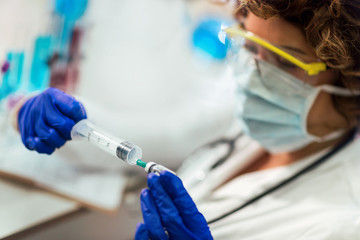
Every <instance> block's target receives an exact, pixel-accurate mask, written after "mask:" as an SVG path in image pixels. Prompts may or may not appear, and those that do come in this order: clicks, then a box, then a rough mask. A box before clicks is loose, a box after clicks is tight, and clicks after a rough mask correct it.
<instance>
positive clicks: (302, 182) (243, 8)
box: [135, 0, 360, 240]
mask: <svg viewBox="0 0 360 240" xmlns="http://www.w3.org/2000/svg"><path fill="white" fill-rule="evenodd" d="M236 16H237V18H238V20H239V23H240V24H239V25H240V26H239V28H235V29H234V28H232V29H228V30H226V31H227V32H228V34H229V36H230V37H231V38H232V39H233V40H234V41H235V42H236V39H237V38H242V45H241V50H240V51H239V56H238V59H237V62H236V65H235V71H234V72H235V74H236V75H237V76H236V77H237V81H238V91H237V94H238V117H239V119H240V122H241V123H242V129H243V130H244V133H246V135H247V136H246V137H245V136H244V137H241V138H240V139H238V140H237V141H236V142H235V143H234V145H235V146H236V148H237V151H235V152H233V153H232V155H231V156H230V157H229V158H228V159H227V161H225V162H224V163H223V164H222V165H220V166H218V167H216V168H215V169H213V170H212V171H210V168H211V166H214V163H216V160H209V161H206V160H205V161H203V162H196V159H194V158H192V159H191V160H189V161H188V163H187V164H186V165H187V166H184V168H183V169H181V170H180V171H179V176H180V177H181V178H182V179H183V180H184V184H185V186H186V187H187V190H188V191H189V192H190V195H191V196H192V198H193V199H191V198H190V196H189V194H188V193H187V190H185V188H184V187H183V185H182V183H181V181H180V180H179V178H177V177H176V176H174V175H172V174H170V173H167V172H164V173H162V174H160V176H157V175H152V174H150V175H149V177H148V186H149V189H145V190H143V191H142V194H141V207H142V211H143V218H144V223H141V224H139V225H138V228H137V232H136V236H135V239H149V238H150V239H212V238H215V239H226V240H230V239H360V205H359V204H360V188H359V187H358V186H359V184H358V182H359V181H360V177H359V172H360V161H359V159H358V156H359V153H360V150H359V149H360V148H359V147H360V142H359V140H357V139H356V138H355V135H356V132H357V130H356V128H357V127H358V126H359V121H360V117H359V116H360V104H359V103H360V101H359V100H360V98H359V93H360V92H359V90H360V50H359V46H360V1H354V0H347V1H346V0H344V1H339V0H322V1H312V0H293V1H271V0H262V1H261V0H244V1H241V2H240V3H239V8H238V10H237V13H236ZM240 42H241V41H240ZM233 45H234V44H233ZM215 165H216V164H215ZM197 180H199V181H197ZM200 180H201V181H200ZM194 201H195V202H196V204H197V206H195V203H194ZM197 207H198V208H199V210H200V212H202V213H203V214H204V215H205V217H206V220H207V221H208V223H209V225H208V224H207V222H206V220H205V218H204V217H203V215H202V214H201V213H200V212H199V211H198V210H197ZM209 229H211V232H210V230H209Z"/></svg>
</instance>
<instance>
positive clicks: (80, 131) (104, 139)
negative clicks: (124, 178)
mask: <svg viewBox="0 0 360 240" xmlns="http://www.w3.org/2000/svg"><path fill="white" fill-rule="evenodd" d="M71 138H72V139H83V140H87V141H89V142H90V143H92V144H94V145H95V146H97V147H98V148H100V149H102V150H104V151H105V152H108V153H110V154H111V155H113V156H115V157H118V158H120V159H121V160H123V161H124V162H126V163H128V164H131V165H135V164H136V161H137V160H138V159H141V157H142V150H141V148H140V147H138V146H136V145H135V144H132V143H130V142H128V141H126V140H123V139H119V138H116V137H113V136H111V135H110V134H108V133H106V132H105V131H103V130H101V129H99V128H98V127H97V126H96V125H95V124H93V123H91V122H90V121H89V120H86V119H84V120H81V121H80V122H78V123H77V124H75V126H74V127H73V128H72V130H71Z"/></svg>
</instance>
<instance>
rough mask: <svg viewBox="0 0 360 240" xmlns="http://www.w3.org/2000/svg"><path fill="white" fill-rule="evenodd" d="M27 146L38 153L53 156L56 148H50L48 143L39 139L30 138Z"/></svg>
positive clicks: (27, 140)
mask: <svg viewBox="0 0 360 240" xmlns="http://www.w3.org/2000/svg"><path fill="white" fill-rule="evenodd" d="M25 146H26V147H27V148H28V149H30V150H35V151H37V152H38V153H46V154H49V155H50V154H52V153H53V152H54V151H55V148H53V147H50V146H49V145H47V144H46V143H44V142H43V141H41V140H40V138H38V137H29V138H27V139H26V143H25Z"/></svg>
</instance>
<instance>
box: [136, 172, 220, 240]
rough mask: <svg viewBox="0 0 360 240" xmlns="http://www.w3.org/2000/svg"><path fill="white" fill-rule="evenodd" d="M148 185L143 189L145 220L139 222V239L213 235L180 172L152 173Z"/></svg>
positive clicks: (178, 239)
mask: <svg viewBox="0 0 360 240" xmlns="http://www.w3.org/2000/svg"><path fill="white" fill-rule="evenodd" d="M148 186H149V189H144V190H143V191H142V192H141V210H142V214H143V219H144V223H139V224H138V225H137V230H136V234H135V240H148V239H152V240H158V239H159V240H165V239H166V240H167V239H171V240H185V239H186V240H200V239H201V240H209V239H213V237H212V236H211V233H210V230H209V227H208V225H207V223H206V220H205V218H204V216H203V215H202V214H201V213H200V212H199V211H198V210H197V208H196V205H195V203H194V202H193V200H192V199H191V197H190V196H189V194H188V193H187V191H186V190H185V188H184V186H183V184H182V182H181V180H180V179H179V178H178V177H177V176H175V175H174V174H172V173H170V172H161V174H160V176H158V175H156V174H153V173H150V174H149V175H148ZM165 230H166V232H167V233H166V232H165Z"/></svg>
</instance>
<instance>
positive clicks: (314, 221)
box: [179, 137, 360, 240]
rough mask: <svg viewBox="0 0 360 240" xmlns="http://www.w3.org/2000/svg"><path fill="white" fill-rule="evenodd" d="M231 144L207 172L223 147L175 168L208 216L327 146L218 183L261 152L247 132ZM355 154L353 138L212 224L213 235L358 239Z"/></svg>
mask: <svg viewBox="0 0 360 240" xmlns="http://www.w3.org/2000/svg"><path fill="white" fill-rule="evenodd" d="M236 146H237V151H236V153H234V154H233V155H232V156H231V157H230V158H229V159H228V160H227V161H226V162H225V163H224V164H223V165H221V166H219V167H218V168H216V169H214V170H212V171H207V168H208V167H209V165H211V163H213V162H214V161H216V157H211V155H212V156H213V155H216V154H217V153H219V152H221V151H224V149H223V148H221V147H220V149H217V150H216V151H213V152H212V153H203V154H202V155H204V154H205V155H206V154H208V155H207V156H205V157H199V155H198V156H196V157H193V158H191V159H189V161H187V162H186V163H185V164H184V166H183V167H182V169H180V171H179V175H180V177H181V178H182V179H183V181H184V185H185V187H186V188H187V190H188V191H189V193H190V195H191V196H192V197H193V199H194V201H195V202H196V204H197V206H198V208H199V210H200V212H202V213H203V214H204V216H205V217H206V219H207V220H211V219H213V218H215V217H218V216H220V215H222V214H223V213H225V212H228V211H229V210H232V209H234V208H236V207H238V206H239V205H241V204H242V203H243V202H244V201H246V200H248V199H250V198H252V196H254V195H256V194H259V193H261V192H263V191H264V190H265V189H268V188H269V186H273V185H274V184H276V183H278V182H280V181H281V180H282V179H284V178H286V177H288V176H291V175H293V174H294V173H295V172H297V171H299V169H302V168H303V167H305V166H307V165H309V164H310V163H311V162H313V161H315V160H317V159H318V158H319V157H320V156H322V155H324V153H325V152H327V151H328V150H324V151H322V152H320V153H317V154H314V155H313V156H310V157H308V158H306V159H303V160H301V161H298V162H296V163H294V164H291V165H288V166H282V167H276V168H272V169H268V170H262V171H257V172H251V173H247V174H244V175H241V176H238V177H235V178H233V179H232V180H231V181H230V182H228V183H226V184H223V185H221V184H222V183H223V182H224V181H225V180H226V179H227V178H229V176H231V175H232V174H234V173H235V172H237V171H239V169H241V168H242V167H243V166H244V165H246V163H248V162H249V161H251V159H253V158H254V157H256V156H257V155H258V154H261V153H262V151H263V150H262V149H261V147H260V145H258V143H256V142H254V141H252V140H250V139H249V138H247V137H242V138H241V139H239V140H238V141H237V143H236ZM359 153H360V140H359V139H358V140H356V141H354V142H352V143H351V144H349V145H347V146H346V147H345V148H344V149H342V150H341V151H340V152H338V153H337V154H335V155H334V156H332V157H331V158H329V159H328V160H327V161H326V162H325V163H324V164H322V165H321V166H319V167H318V168H316V169H315V170H313V171H312V172H308V173H306V174H305V175H303V176H301V177H300V178H299V179H297V180H295V182H293V183H291V184H289V185H287V186H285V187H283V188H282V189H279V190H277V191H276V192H274V193H272V194H270V195H268V196H266V197H264V198H263V199H261V200H259V201H258V202H256V203H254V204H252V205H250V206H248V207H246V208H244V209H242V210H240V211H238V212H236V213H235V214H233V215H231V216H229V217H226V218H224V219H222V220H220V221H218V222H215V223H214V224H211V225H210V229H211V232H212V234H213V236H214V239H218V240H221V239H226V240H232V239H242V240H243V239H251V240H254V239H274V240H282V239H314V240H324V239H326V240H330V239H331V240H340V239H347V240H354V239H360V157H359ZM200 155H201V154H200ZM195 158H197V159H199V160H198V161H195ZM199 179H202V181H199ZM219 185H221V186H220V187H219ZM215 188H216V189H215Z"/></svg>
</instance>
